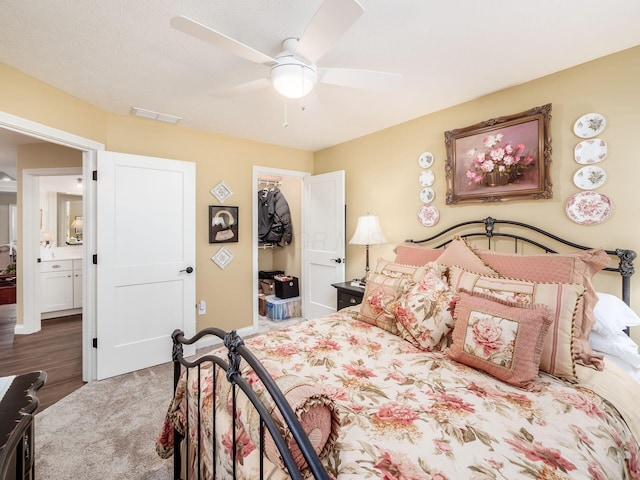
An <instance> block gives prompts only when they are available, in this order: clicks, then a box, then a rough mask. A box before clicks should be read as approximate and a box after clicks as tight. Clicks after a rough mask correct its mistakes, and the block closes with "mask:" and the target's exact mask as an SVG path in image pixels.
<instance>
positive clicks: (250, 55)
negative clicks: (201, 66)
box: [171, 15, 276, 65]
mask: <svg viewBox="0 0 640 480" xmlns="http://www.w3.org/2000/svg"><path fill="white" fill-rule="evenodd" d="M171 26H172V27H173V28H175V29H176V30H179V31H181V32H182V33H186V34H187V35H191V36H192V37H195V38H197V39H198V40H202V41H204V42H207V43H210V44H212V45H215V46H216V47H219V48H224V49H225V50H227V51H228V52H230V53H233V54H234V55H237V56H239V57H242V58H245V59H247V60H249V61H251V62H255V63H261V64H263V65H273V64H274V63H276V61H275V60H274V59H273V58H271V57H270V56H268V55H265V54H264V53H261V52H259V51H257V50H254V49H253V48H251V47H249V46H247V45H245V44H244V43H240V42H238V41H237V40H234V39H233V38H231V37H228V36H226V35H225V34H224V33H220V32H217V31H216V30H213V29H212V28H209V27H207V26H206V25H203V24H202V23H199V22H196V21H195V20H192V19H191V18H188V17H185V16H183V15H180V16H177V17H173V18H172V19H171Z"/></svg>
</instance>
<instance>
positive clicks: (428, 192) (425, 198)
mask: <svg viewBox="0 0 640 480" xmlns="http://www.w3.org/2000/svg"><path fill="white" fill-rule="evenodd" d="M434 198H436V192H434V191H433V188H431V187H425V188H423V189H422V190H421V191H420V201H421V202H422V203H431V202H433V199H434Z"/></svg>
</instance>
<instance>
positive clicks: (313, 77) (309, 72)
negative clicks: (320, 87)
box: [271, 57, 318, 98]
mask: <svg viewBox="0 0 640 480" xmlns="http://www.w3.org/2000/svg"><path fill="white" fill-rule="evenodd" d="M286 61H287V63H279V64H277V65H275V66H274V67H272V68H271V82H272V83H273V86H274V88H275V89H276V90H277V91H278V92H279V93H280V94H281V95H283V96H285V97H287V98H302V97H304V96H305V95H307V94H308V93H309V92H310V91H311V90H313V87H314V86H315V85H316V83H317V81H318V74H317V72H316V70H315V68H313V67H312V66H310V65H307V64H305V63H304V62H301V61H299V60H297V59H296V58H293V57H290V58H289V59H287V60H286Z"/></svg>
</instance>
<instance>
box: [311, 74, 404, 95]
mask: <svg viewBox="0 0 640 480" xmlns="http://www.w3.org/2000/svg"><path fill="white" fill-rule="evenodd" d="M318 76H319V78H320V82H321V83H326V84H329V85H337V86H340V87H350V88H360V89H364V90H378V91H385V90H393V89H395V88H398V87H400V85H401V84H402V75H400V74H398V73H389V72H378V71H375V70H359V69H355V68H319V69H318Z"/></svg>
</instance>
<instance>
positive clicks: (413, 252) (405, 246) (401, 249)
mask: <svg viewBox="0 0 640 480" xmlns="http://www.w3.org/2000/svg"><path fill="white" fill-rule="evenodd" d="M393 252H394V253H395V254H396V259H395V263H401V264H405V265H418V266H419V265H424V264H426V263H429V262H435V261H436V260H437V259H438V257H439V256H440V254H441V253H442V252H444V250H443V249H441V248H438V249H434V248H426V247H421V246H419V245H416V244H415V243H409V242H407V243H401V244H400V245H397V246H396V248H394V249H393Z"/></svg>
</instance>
